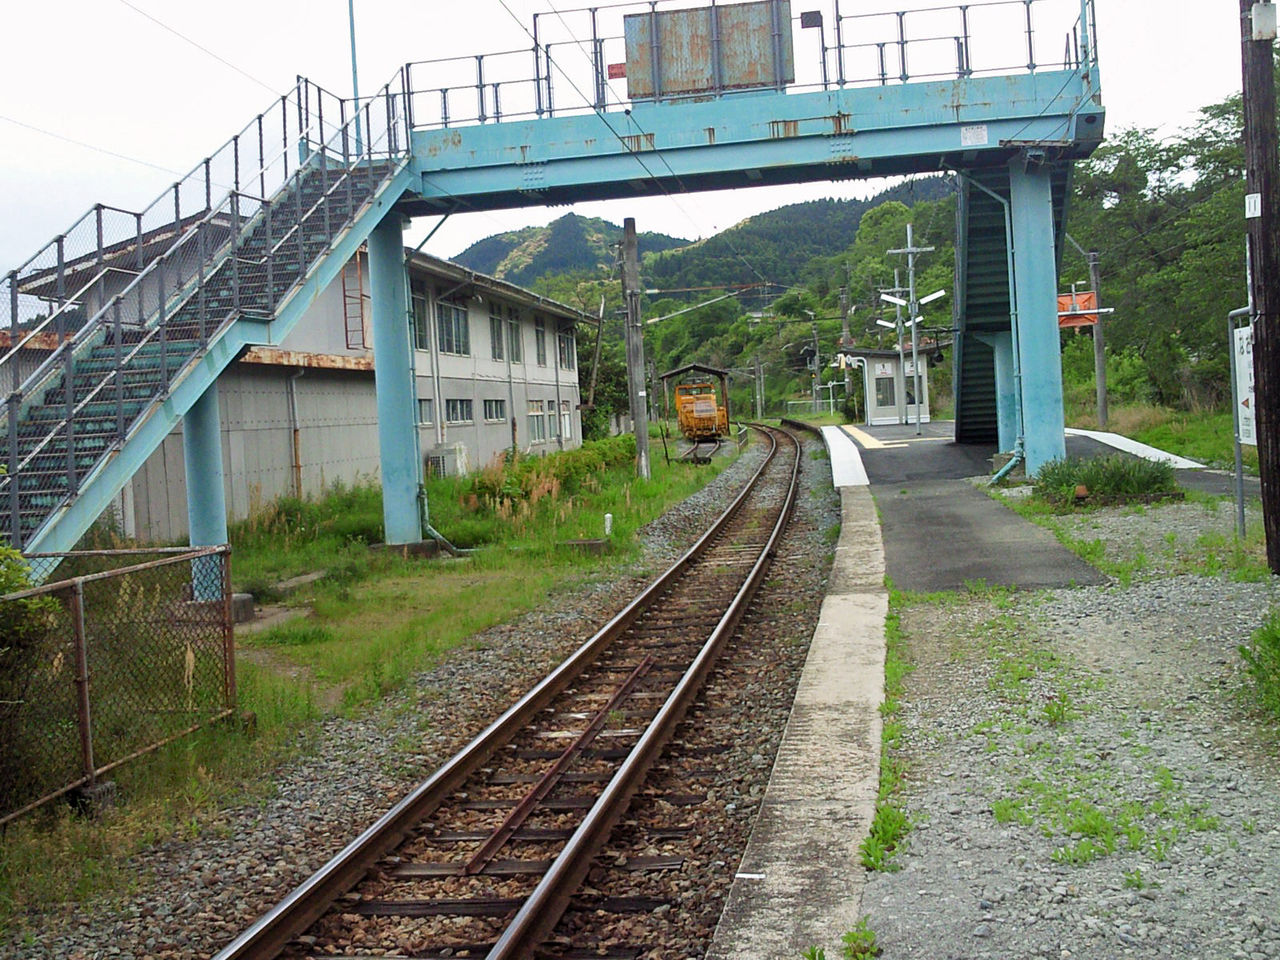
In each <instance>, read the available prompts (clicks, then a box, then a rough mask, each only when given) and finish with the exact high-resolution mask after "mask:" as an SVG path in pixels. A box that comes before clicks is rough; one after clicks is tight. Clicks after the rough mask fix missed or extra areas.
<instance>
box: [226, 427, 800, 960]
mask: <svg viewBox="0 0 1280 960" xmlns="http://www.w3.org/2000/svg"><path fill="white" fill-rule="evenodd" d="M770 439H773V438H772V437H771V438H770ZM776 453H777V441H776V440H773V446H772V447H771V449H770V450H769V453H768V455H767V456H766V457H765V460H764V462H762V463H761V464H760V467H759V468H758V469H757V470H756V472H755V473H754V474H752V475H751V478H750V479H749V480H748V481H747V483H746V484H745V485H744V486H743V489H742V490H741V491H740V492H739V494H738V496H737V497H735V498H734V500H733V502H732V503H730V504H729V506H728V507H726V508H725V510H724V512H723V513H721V514H720V516H719V517H718V518H717V519H716V521H715V523H713V524H712V525H711V527H709V528H708V529H707V530H706V532H704V533H703V535H702V536H701V537H699V538H698V541H697V542H696V543H694V544H693V546H691V547H690V548H689V549H688V550H686V551H685V552H684V554H682V555H681V556H680V558H679V559H677V560H676V561H675V562H674V563H673V564H672V565H671V566H670V567H669V568H668V569H667V571H666V572H665V573H663V574H662V575H661V576H659V577H658V578H657V579H655V580H654V581H653V582H652V583H651V584H649V586H648V587H646V588H645V589H644V590H643V591H642V592H641V593H640V594H639V595H637V596H636V597H635V598H634V599H633V600H632V601H631V602H630V603H628V604H627V605H626V606H625V607H624V608H623V609H622V610H621V611H619V612H618V613H617V614H615V615H614V617H613V618H612V619H611V620H610V621H609V622H608V623H606V624H605V625H604V626H603V627H601V628H600V629H599V630H598V631H597V632H596V633H595V634H594V635H593V636H592V637H591V638H590V639H589V640H587V641H586V642H585V643H583V644H582V645H581V646H580V647H579V648H578V649H577V650H576V651H574V652H573V653H572V654H571V655H570V656H569V657H568V658H567V659H566V660H565V661H563V662H562V663H561V664H560V665H559V666H558V667H556V668H555V669H554V670H552V672H551V673H549V674H548V675H547V676H546V677H544V678H543V679H542V680H541V681H539V683H538V684H537V686H535V687H534V688H533V689H532V690H530V691H529V692H528V693H526V694H525V695H524V696H523V697H521V698H520V699H519V700H518V701H516V703H514V704H513V705H512V706H510V707H508V708H507V710H506V711H505V712H504V713H503V714H502V715H501V716H499V717H498V718H497V719H496V720H494V721H493V722H492V723H491V724H490V725H489V726H488V727H486V728H485V729H484V730H483V731H482V732H481V733H480V734H479V735H478V736H477V737H476V738H475V739H474V740H472V741H471V742H470V743H469V744H467V745H466V746H465V747H463V748H462V749H461V750H459V751H458V752H457V753H455V754H454V755H453V756H452V757H451V758H450V759H449V760H448V761H446V762H445V764H444V765H443V766H442V767H440V769H439V770H437V771H436V772H435V773H433V774H432V775H431V776H430V777H429V778H428V779H426V780H425V781H423V782H422V783H421V784H419V785H418V786H417V787H415V788H414V789H413V790H412V791H411V792H410V793H409V794H408V795H407V796H405V797H404V798H403V799H401V800H400V802H399V803H397V804H396V805H395V806H394V807H392V808H391V809H390V810H388V811H387V812H386V813H385V814H383V815H382V816H381V817H380V818H379V819H378V820H377V821H376V822H374V823H373V824H372V825H370V826H369V827H368V828H366V829H365V830H364V831H363V832H362V833H361V834H360V835H359V836H357V837H356V838H355V839H354V840H352V841H351V842H350V843H349V844H347V846H346V847H344V848H343V849H342V850H341V851H340V852H339V853H338V854H337V855H336V856H334V857H333V858H332V859H331V860H330V861H329V862H328V863H326V864H325V865H324V866H322V867H321V868H320V869H319V870H318V871H316V872H315V873H314V874H312V876H311V877H309V878H308V879H307V880H305V881H303V882H302V884H300V885H299V886H298V887H296V888H295V889H294V890H293V891H292V892H291V893H290V894H288V895H287V896H286V897H285V898H284V899H283V900H281V901H280V902H279V903H278V904H276V905H275V906H274V907H272V908H271V909H270V910H269V911H268V912H267V913H265V914H264V915H263V916H262V917H260V918H259V919H258V920H256V921H255V922H254V923H253V925H252V926H250V927H249V929H247V930H246V931H244V933H242V934H240V936H238V937H237V938H236V939H235V940H233V941H232V942H231V943H230V944H228V945H227V946H226V947H224V948H223V949H222V950H220V951H219V952H218V953H217V954H215V955H214V957H213V958H212V960H271V958H274V957H275V956H277V955H278V954H279V952H280V951H281V950H283V949H284V947H285V946H286V945H287V944H288V942H289V941H290V940H291V939H292V938H293V937H295V936H297V935H298V934H300V933H302V932H303V931H304V930H306V929H307V928H308V927H309V926H311V924H312V923H314V922H315V921H316V920H318V919H319V918H320V917H321V916H323V915H324V913H325V912H326V911H327V910H328V909H329V907H330V906H331V905H332V904H333V903H334V902H335V901H336V900H337V899H338V898H339V897H341V896H342V895H343V894H345V893H346V892H347V891H348V890H350V889H351V888H352V887H354V886H355V885H356V884H357V883H359V882H360V880H362V879H363V878H364V876H365V874H366V873H367V872H368V870H369V869H370V868H371V867H372V866H373V865H374V864H375V863H377V861H378V860H379V859H381V858H382V857H383V856H385V855H386V854H387V853H389V852H391V851H392V850H393V849H395V847H396V846H398V845H399V844H400V843H401V842H402V841H403V839H404V838H405V837H406V836H407V835H408V833H409V832H410V831H411V830H412V829H413V828H414V827H415V826H416V825H417V824H418V823H420V822H421V821H422V820H423V819H425V818H426V817H427V816H428V815H429V814H430V813H431V812H432V811H433V810H435V809H436V808H437V807H438V806H440V804H441V803H442V802H443V801H444V800H446V799H448V797H449V796H450V795H451V794H452V793H453V792H454V791H456V790H457V789H458V788H459V787H460V786H461V785H462V784H463V782H465V780H466V779H467V778H468V777H469V776H471V774H472V773H474V772H475V771H476V770H478V769H479V768H480V767H481V766H483V765H484V764H485V763H486V762H487V761H488V760H489V758H490V757H492V756H493V755H494V753H495V752H497V751H498V750H500V749H501V748H502V747H503V745H505V744H506V743H508V742H509V741H510V740H512V739H513V738H514V737H515V736H516V735H517V734H518V733H519V732H520V731H521V729H523V728H524V727H525V726H527V725H528V723H529V722H530V721H531V720H532V719H533V718H534V717H535V716H536V715H537V714H538V713H539V712H540V711H541V710H542V709H543V708H544V707H545V706H546V705H547V704H548V703H550V702H551V701H552V700H553V699H554V698H555V697H556V696H557V695H559V694H560V693H561V692H563V691H564V689H565V688H567V687H568V686H569V685H570V684H571V683H572V682H573V681H574V680H575V679H576V678H577V676H578V675H579V674H580V673H581V672H582V671H583V670H585V669H586V668H587V667H588V666H589V665H590V664H591V663H592V662H593V661H594V660H595V659H596V657H598V656H599V655H600V654H601V653H602V652H603V651H604V650H605V649H606V648H607V647H608V646H609V645H610V644H612V643H613V642H614V640H615V639H616V638H617V637H618V636H620V635H621V634H622V633H623V632H624V631H625V630H626V629H627V628H628V627H630V626H631V624H632V623H634V622H635V621H636V620H637V619H639V617H640V615H641V614H642V613H643V612H644V611H645V610H646V609H647V608H648V607H650V606H651V605H653V604H654V603H655V602H657V601H658V600H659V599H660V598H661V597H662V596H663V595H664V594H665V593H666V591H667V589H668V588H669V587H670V586H671V584H672V583H674V582H675V581H676V580H677V579H679V578H680V577H681V576H682V575H683V574H684V573H685V571H686V569H687V568H688V567H689V566H690V565H692V564H693V563H694V561H696V560H697V559H698V558H699V557H700V556H701V555H702V554H703V553H705V552H706V550H707V549H708V548H709V546H710V545H711V544H712V542H713V541H714V540H715V539H716V537H718V536H719V535H720V533H721V532H722V531H723V530H724V529H725V527H727V526H728V524H729V522H730V521H731V520H732V519H733V517H734V516H735V515H736V514H737V513H738V511H739V510H740V509H741V507H742V505H743V504H744V503H745V502H746V500H747V498H748V497H749V496H750V495H751V492H752V491H753V490H754V489H755V488H756V486H757V485H758V484H759V482H760V479H761V478H762V477H763V476H764V472H765V470H766V469H767V468H768V466H769V464H770V462H771V461H772V460H773V458H774V456H775V455H776ZM797 464H798V460H797ZM642 740H643V738H642Z"/></svg>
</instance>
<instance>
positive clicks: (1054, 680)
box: [863, 502, 1280, 960]
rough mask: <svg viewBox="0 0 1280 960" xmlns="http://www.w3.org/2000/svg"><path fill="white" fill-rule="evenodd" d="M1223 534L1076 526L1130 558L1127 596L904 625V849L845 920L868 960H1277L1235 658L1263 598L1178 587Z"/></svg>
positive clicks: (955, 613) (1110, 553)
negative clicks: (862, 934)
mask: <svg viewBox="0 0 1280 960" xmlns="http://www.w3.org/2000/svg"><path fill="white" fill-rule="evenodd" d="M1232 522H1233V516H1232V513H1231V511H1230V509H1229V508H1228V506H1226V505H1223V506H1217V507H1215V506H1214V505H1212V504H1204V503H1194V502H1192V503H1180V504H1174V505H1168V506H1162V507H1159V508H1147V509H1145V510H1142V511H1135V510H1126V509H1121V508H1112V509H1106V510H1100V511H1095V512H1090V513H1087V514H1084V515H1081V516H1078V517H1073V518H1070V519H1066V520H1064V521H1063V523H1064V525H1065V526H1066V527H1067V528H1068V530H1069V532H1070V533H1071V535H1072V536H1075V537H1078V538H1082V539H1086V540H1091V539H1098V540H1101V541H1103V543H1104V545H1105V551H1106V556H1107V558H1108V559H1109V560H1111V561H1113V562H1125V561H1129V562H1132V561H1134V560H1135V559H1138V558H1140V562H1139V563H1137V565H1136V570H1135V572H1134V574H1133V579H1132V582H1131V583H1130V585H1128V586H1122V585H1120V584H1119V583H1113V584H1111V585H1106V586H1099V587H1087V588H1079V589H1063V590H1052V591H1043V592H1039V593H1020V594H1003V593H997V594H992V595H986V596H974V597H966V598H962V599H959V600H958V601H957V602H954V603H942V602H938V603H928V604H925V603H918V604H913V605H909V606H908V607H907V609H906V611H905V612H904V616H903V621H902V626H903V629H904V632H905V634H906V637H907V639H906V641H905V642H906V648H907V654H908V656H909V658H910V659H911V660H912V661H913V663H914V664H915V666H916V669H915V672H914V673H912V674H911V675H910V676H909V677H908V678H907V680H906V695H905V697H904V698H903V704H904V709H903V713H902V722H903V725H904V732H903V737H902V740H901V746H900V747H899V752H900V753H901V755H902V758H903V759H904V761H905V763H906V765H907V774H906V785H905V787H904V790H903V793H902V794H901V795H900V796H901V801H902V802H903V803H904V804H905V806H906V808H907V810H908V813H909V815H910V817H911V818H912V820H913V821H914V829H913V831H912V832H911V833H910V835H909V837H908V840H907V843H906V847H905V849H903V850H902V851H901V852H900V853H899V855H898V857H897V861H896V862H897V864H898V866H899V867H900V869H899V870H898V871H897V872H894V873H880V874H873V875H871V878H870V882H869V883H868V885H867V888H866V892H865V894H864V899H863V909H864V910H865V911H867V912H868V913H869V915H870V920H869V922H870V925H871V927H872V928H873V929H875V930H876V932H877V934H878V935H879V940H880V943H881V944H882V946H883V951H884V952H883V956H884V957H886V958H900V957H928V958H930V960H942V958H961V957H964V958H981V957H999V958H1022V957H1028V958H1032V957H1034V958H1039V957H1045V958H1053V960H1059V958H1070V957H1082V958H1083V957H1090V958H1092V957H1135V958H1152V960H1154V958H1157V957H1159V958H1164V957H1197V958H1212V960H1218V958H1221V960H1262V958H1276V957H1280V789H1278V787H1280V783H1278V782H1277V781H1280V775H1278V774H1277V771H1278V770H1280V763H1278V762H1277V758H1278V756H1280V736H1278V734H1277V730H1276V727H1275V724H1274V722H1273V721H1267V720H1265V719H1264V718H1262V717H1260V716H1258V715H1257V714H1255V713H1252V712H1251V707H1250V705H1249V703H1248V702H1247V700H1245V699H1244V698H1243V697H1241V696H1240V695H1239V693H1240V690H1241V687H1242V676H1241V665H1240V661H1239V657H1238V655H1237V653H1236V648H1237V646H1238V645H1239V644H1240V643H1243V642H1245V641H1246V640H1247V639H1248V637H1249V636H1250V634H1251V633H1252V632H1253V631H1254V630H1255V629H1256V628H1257V627H1258V626H1259V625H1260V623H1261V622H1262V620H1263V619H1264V617H1265V616H1266V614H1267V612H1268V611H1269V610H1270V609H1271V608H1272V607H1273V606H1275V605H1277V603H1280V584H1278V583H1277V581H1275V579H1274V578H1272V579H1269V580H1267V581H1265V582H1258V583H1238V582H1233V581H1231V580H1230V579H1229V578H1227V577H1226V576H1225V575H1219V576H1205V575H1197V574H1194V573H1187V572H1184V571H1186V570H1188V569H1195V568H1200V567H1203V566H1204V564H1203V563H1202V562H1200V561H1197V560H1196V559H1195V557H1196V556H1197V555H1199V556H1203V555H1204V552H1205V551H1204V549H1203V548H1204V544H1205V543H1206V542H1209V541H1214V542H1216V538H1218V537H1219V536H1220V535H1221V534H1223V533H1224V532H1225V534H1226V536H1227V537H1228V538H1229V537H1230V534H1231V525H1232ZM1206 538H1207V540H1206ZM1197 545H1199V546H1198V547H1197Z"/></svg>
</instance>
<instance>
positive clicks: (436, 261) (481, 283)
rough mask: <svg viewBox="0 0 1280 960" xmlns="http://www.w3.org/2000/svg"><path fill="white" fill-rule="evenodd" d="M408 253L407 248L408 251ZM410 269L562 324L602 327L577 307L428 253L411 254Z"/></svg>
mask: <svg viewBox="0 0 1280 960" xmlns="http://www.w3.org/2000/svg"><path fill="white" fill-rule="evenodd" d="M406 250H407V251H408V248H406ZM408 253H409V264H410V266H416V267H419V268H421V269H423V270H426V271H427V272H429V273H432V274H434V275H435V276H438V277H442V278H444V279H446V280H452V281H454V282H455V283H456V284H458V285H459V289H461V288H463V287H471V288H472V290H473V291H475V292H482V291H488V292H490V293H492V294H493V295H494V296H497V297H501V298H502V299H504V300H510V301H512V302H513V303H517V304H520V305H521V306H526V307H531V308H533V309H535V310H541V311H542V312H543V313H546V314H548V315H550V316H553V317H557V318H559V319H561V320H568V321H570V322H571V323H573V324H575V325H576V324H579V323H587V324H590V325H592V326H596V325H597V324H599V322H600V321H599V319H598V318H596V317H593V316H591V315H590V314H587V313H583V312H582V311H581V310H578V309H576V308H575V307H571V306H569V305H568V304H567V303H561V302H560V301H559V300H552V299H551V298H550V297H544V296H542V294H540V293H534V292H533V291H532V290H528V289H526V288H525V287H521V286H517V285H516V284H514V283H509V282H508V281H506V280H501V279H499V278H498V277H491V276H489V275H488V274H485V273H480V272H479V271H476V270H471V269H469V268H467V267H464V266H461V265H460V264H457V263H454V262H453V261H452V260H445V259H443V258H441V257H433V256H432V255H431V254H429V253H422V252H414V251H408Z"/></svg>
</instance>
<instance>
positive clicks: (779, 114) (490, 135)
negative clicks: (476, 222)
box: [405, 71, 1104, 214]
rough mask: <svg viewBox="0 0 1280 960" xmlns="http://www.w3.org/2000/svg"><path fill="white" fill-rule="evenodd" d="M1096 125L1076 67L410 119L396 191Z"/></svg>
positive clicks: (914, 157)
mask: <svg viewBox="0 0 1280 960" xmlns="http://www.w3.org/2000/svg"><path fill="white" fill-rule="evenodd" d="M606 121H607V123H606ZM1103 127H1104V112H1103V110H1102V107H1101V105H1100V104H1099V103H1098V102H1097V101H1096V99H1095V88H1094V87H1093V86H1092V85H1091V84H1090V83H1089V82H1088V81H1087V80H1086V79H1084V78H1082V77H1081V76H1080V75H1079V74H1078V73H1076V72H1075V71H1046V72H1042V73H1036V74H1027V75H1021V76H1011V77H979V78H966V79H960V80H954V81H947V82H931V83H909V84H901V85H891V86H884V87H864V88H853V87H848V88H845V89H843V90H834V91H825V92H817V93H805V94H797V95H794V96H788V95H786V94H783V93H773V92H768V93H756V94H750V95H739V96H727V97H722V98H719V99H715V100H708V101H703V102H677V103H664V104H644V105H637V106H635V107H634V108H633V109H632V110H631V111H630V112H629V113H622V112H613V113H607V114H605V115H604V119H602V118H601V117H600V116H597V115H595V114H587V115H580V116H569V117H554V118H544V119H541V120H529V121H513V122H506V123H498V124H478V125H473V126H468V127H452V128H449V129H432V130H415V131H414V133H413V165H414V169H415V171H416V173H417V174H418V178H417V182H416V183H415V185H414V188H413V191H412V194H413V195H412V196H411V197H406V201H405V203H406V209H407V210H408V211H409V212H411V213H415V214H419V213H429V212H440V211H442V210H452V209H458V210H463V211H465V210H486V209H500V208H506V207H520V206H541V205H546V204H557V203H574V202H579V201H585V200H601V199H612V198H618V197H635V196H649V195H655V194H659V193H661V192H664V191H672V192H675V191H680V190H691V191H692V190H714V189H727V188H732V187H743V186H760V185H767V184H775V183H798V182H803V181H811V180H842V179H852V178H860V177H871V176H882V175H887V174H900V173H920V172H934V171H937V170H939V169H948V168H967V169H973V168H977V167H982V166H994V165H1003V164H1005V163H1007V162H1008V161H1009V159H1010V157H1012V156H1013V155H1014V154H1016V153H1017V152H1018V150H1019V149H1020V148H1021V147H1022V146H1023V145H1026V144H1030V143H1036V144H1039V145H1041V146H1043V147H1044V148H1045V149H1047V150H1049V151H1051V153H1052V155H1053V156H1054V157H1055V158H1059V159H1061V158H1072V157H1084V156H1087V155H1088V154H1089V153H1091V152H1092V151H1093V149H1094V148H1095V147H1096V146H1097V145H1098V143H1099V142H1100V141H1101V139H1102V132H1103Z"/></svg>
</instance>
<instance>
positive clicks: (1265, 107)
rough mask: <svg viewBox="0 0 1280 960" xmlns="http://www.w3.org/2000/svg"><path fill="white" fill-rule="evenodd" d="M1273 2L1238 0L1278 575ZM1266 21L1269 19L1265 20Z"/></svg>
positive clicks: (1264, 451)
mask: <svg viewBox="0 0 1280 960" xmlns="http://www.w3.org/2000/svg"><path fill="white" fill-rule="evenodd" d="M1275 17H1276V11H1275V6H1274V4H1272V3H1269V2H1268V3H1254V2H1253V0H1240V27H1241V48H1242V49H1241V60H1242V69H1243V74H1244V150H1245V168H1246V171H1247V186H1246V188H1245V189H1246V193H1247V197H1246V199H1245V217H1246V219H1245V223H1246V225H1247V229H1248V236H1249V268H1250V269H1249V287H1250V289H1249V295H1250V302H1251V303H1252V305H1253V377H1254V401H1255V403H1256V404H1257V406H1256V408H1255V410H1254V415H1255V417H1256V418H1257V419H1256V421H1255V422H1256V424H1257V438H1258V472H1259V473H1260V474H1261V479H1262V522H1263V526H1264V527H1265V529H1266V536H1267V565H1268V566H1269V567H1270V568H1271V572H1272V573H1273V574H1280V244H1277V241H1276V232H1277V231H1278V230H1280V222H1278V218H1280V152H1278V151H1277V147H1276V86H1275V61H1274V58H1273V56H1272V47H1273V44H1274V40H1275V22H1276V20H1275ZM1268 21H1269V23H1268Z"/></svg>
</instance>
